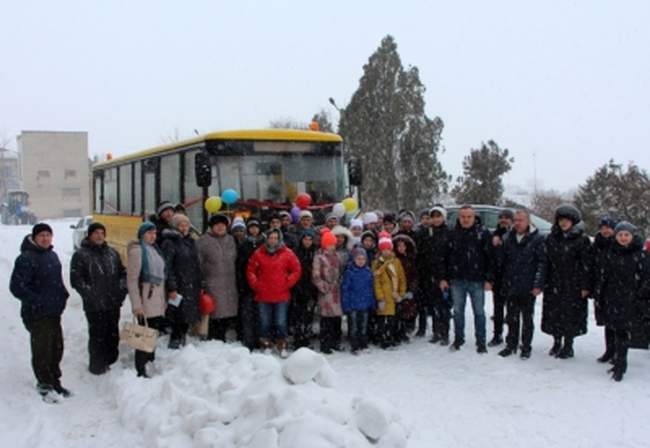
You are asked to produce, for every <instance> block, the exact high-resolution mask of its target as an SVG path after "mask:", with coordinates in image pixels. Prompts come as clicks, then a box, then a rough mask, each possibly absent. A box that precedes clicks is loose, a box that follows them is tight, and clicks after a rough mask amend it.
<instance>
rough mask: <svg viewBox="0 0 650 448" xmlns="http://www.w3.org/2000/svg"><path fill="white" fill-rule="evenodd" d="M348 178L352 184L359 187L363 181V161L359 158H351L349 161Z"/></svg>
mask: <svg viewBox="0 0 650 448" xmlns="http://www.w3.org/2000/svg"><path fill="white" fill-rule="evenodd" d="M348 180H349V181H350V185H353V186H355V187H358V186H360V185H361V183H362V181H363V173H362V170H361V161H360V160H359V159H350V161H349V162H348Z"/></svg>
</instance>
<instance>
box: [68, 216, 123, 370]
mask: <svg viewBox="0 0 650 448" xmlns="http://www.w3.org/2000/svg"><path fill="white" fill-rule="evenodd" d="M70 284H71V285H72V287H73V288H74V289H75V290H76V291H77V292H78V293H79V295H80V296H81V301H82V303H83V309H84V313H85V314H86V320H87V321H88V355H89V364H88V370H89V371H90V373H93V374H95V375H101V374H103V373H105V372H106V371H108V369H109V367H110V365H111V364H113V363H114V362H115V361H117V358H118V356H119V354H120V352H119V344H120V333H119V322H120V308H121V307H122V303H124V299H125V298H126V293H127V288H126V269H125V268H124V265H123V264H122V260H121V259H120V255H119V254H118V253H117V251H116V250H115V249H113V248H111V247H109V245H108V244H107V243H106V228H105V227H104V226H103V225H102V224H101V223H98V222H94V223H92V224H91V225H90V226H88V236H87V237H86V238H85V239H84V240H83V241H82V243H81V248H79V250H77V251H76V252H75V253H74V255H73V256H72V260H71V261H70Z"/></svg>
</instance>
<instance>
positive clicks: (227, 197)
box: [221, 188, 239, 205]
mask: <svg viewBox="0 0 650 448" xmlns="http://www.w3.org/2000/svg"><path fill="white" fill-rule="evenodd" d="M237 199H239V193H237V192H236V191H235V190H233V189H232V188H228V189H227V190H223V193H221V200H222V201H223V202H224V203H225V204H228V205H232V204H234V203H235V202H237Z"/></svg>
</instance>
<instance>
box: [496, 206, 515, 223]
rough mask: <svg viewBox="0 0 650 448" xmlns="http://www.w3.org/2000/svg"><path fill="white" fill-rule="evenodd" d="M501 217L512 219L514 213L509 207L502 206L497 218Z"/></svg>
mask: <svg viewBox="0 0 650 448" xmlns="http://www.w3.org/2000/svg"><path fill="white" fill-rule="evenodd" d="M501 218H506V219H509V220H511V221H512V220H513V219H515V214H514V213H513V212H512V210H510V209H509V208H504V209H503V210H501V212H500V213H499V219H501Z"/></svg>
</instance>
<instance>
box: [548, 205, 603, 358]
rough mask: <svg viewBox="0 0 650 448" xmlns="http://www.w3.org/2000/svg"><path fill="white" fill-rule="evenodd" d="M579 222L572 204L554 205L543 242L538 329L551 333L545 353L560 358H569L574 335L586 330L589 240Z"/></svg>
mask: <svg viewBox="0 0 650 448" xmlns="http://www.w3.org/2000/svg"><path fill="white" fill-rule="evenodd" d="M581 222H582V218H581V215H580V212H579V211H578V209H576V208H575V207H573V206H571V205H563V206H560V207H558V208H557V210H556V211H555V224H554V225H553V227H552V229H551V233H550V234H549V235H548V236H547V237H546V241H545V245H544V247H545V252H546V258H547V271H546V282H545V285H544V301H543V307H542V331H543V332H544V333H546V334H550V335H552V336H553V347H552V348H551V350H550V352H549V355H551V356H556V357H559V358H561V359H567V358H572V357H573V353H574V352H573V340H574V338H575V337H576V336H579V335H583V334H585V333H586V332H587V297H588V296H589V288H590V283H591V281H590V280H591V279H590V270H589V269H590V258H589V257H590V250H591V249H590V244H591V243H590V241H589V238H588V237H587V236H586V235H585V234H584V230H583V226H582V223H581Z"/></svg>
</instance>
